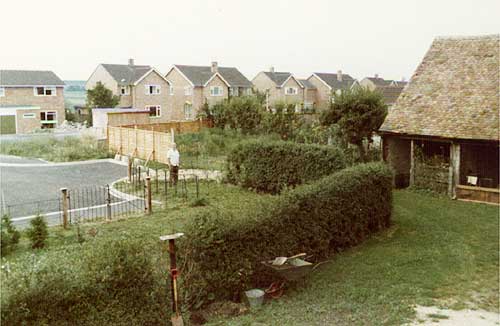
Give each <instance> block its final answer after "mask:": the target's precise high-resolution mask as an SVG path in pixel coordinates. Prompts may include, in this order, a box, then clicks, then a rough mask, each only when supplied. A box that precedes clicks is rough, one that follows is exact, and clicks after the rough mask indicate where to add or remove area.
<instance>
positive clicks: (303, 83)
mask: <svg viewBox="0 0 500 326" xmlns="http://www.w3.org/2000/svg"><path fill="white" fill-rule="evenodd" d="M298 82H299V83H301V84H302V86H304V87H305V88H309V89H316V86H314V85H313V84H312V83H311V82H310V81H308V80H307V79H298Z"/></svg>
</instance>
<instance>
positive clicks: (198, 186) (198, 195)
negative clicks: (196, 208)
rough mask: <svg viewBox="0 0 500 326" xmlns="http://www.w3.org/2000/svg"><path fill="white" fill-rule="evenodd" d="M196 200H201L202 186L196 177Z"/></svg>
mask: <svg viewBox="0 0 500 326" xmlns="http://www.w3.org/2000/svg"><path fill="white" fill-rule="evenodd" d="M195 180H196V199H198V198H200V185H199V184H198V176H196V179H195Z"/></svg>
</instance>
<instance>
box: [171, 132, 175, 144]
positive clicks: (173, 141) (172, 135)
mask: <svg viewBox="0 0 500 326" xmlns="http://www.w3.org/2000/svg"><path fill="white" fill-rule="evenodd" d="M170 136H171V137H172V144H173V143H175V136H174V128H170Z"/></svg>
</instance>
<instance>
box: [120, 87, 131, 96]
mask: <svg viewBox="0 0 500 326" xmlns="http://www.w3.org/2000/svg"><path fill="white" fill-rule="evenodd" d="M120 95H130V88H129V87H128V86H121V87H120Z"/></svg>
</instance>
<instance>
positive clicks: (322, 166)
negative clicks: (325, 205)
mask: <svg viewBox="0 0 500 326" xmlns="http://www.w3.org/2000/svg"><path fill="white" fill-rule="evenodd" d="M227 162H228V180H229V181H230V182H232V183H235V184H240V185H241V186H243V187H245V188H252V189H256V190H257V191H262V192H268V193H278V192H280V191H281V190H282V189H283V188H286V187H295V186H297V185H299V184H302V183H304V182H306V181H312V180H316V179H319V178H320V177H322V176H325V175H328V174H331V173H333V172H336V171H338V170H341V169H343V168H345V166H346V160H345V156H344V153H343V151H342V150H341V149H339V148H337V147H333V146H323V145H314V144H298V143H292V142H285V141H277V142H269V143H262V142H257V141H249V142H243V143H242V144H240V145H238V146H236V148H235V149H233V150H232V151H231V153H230V154H229V156H228V158H227Z"/></svg>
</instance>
